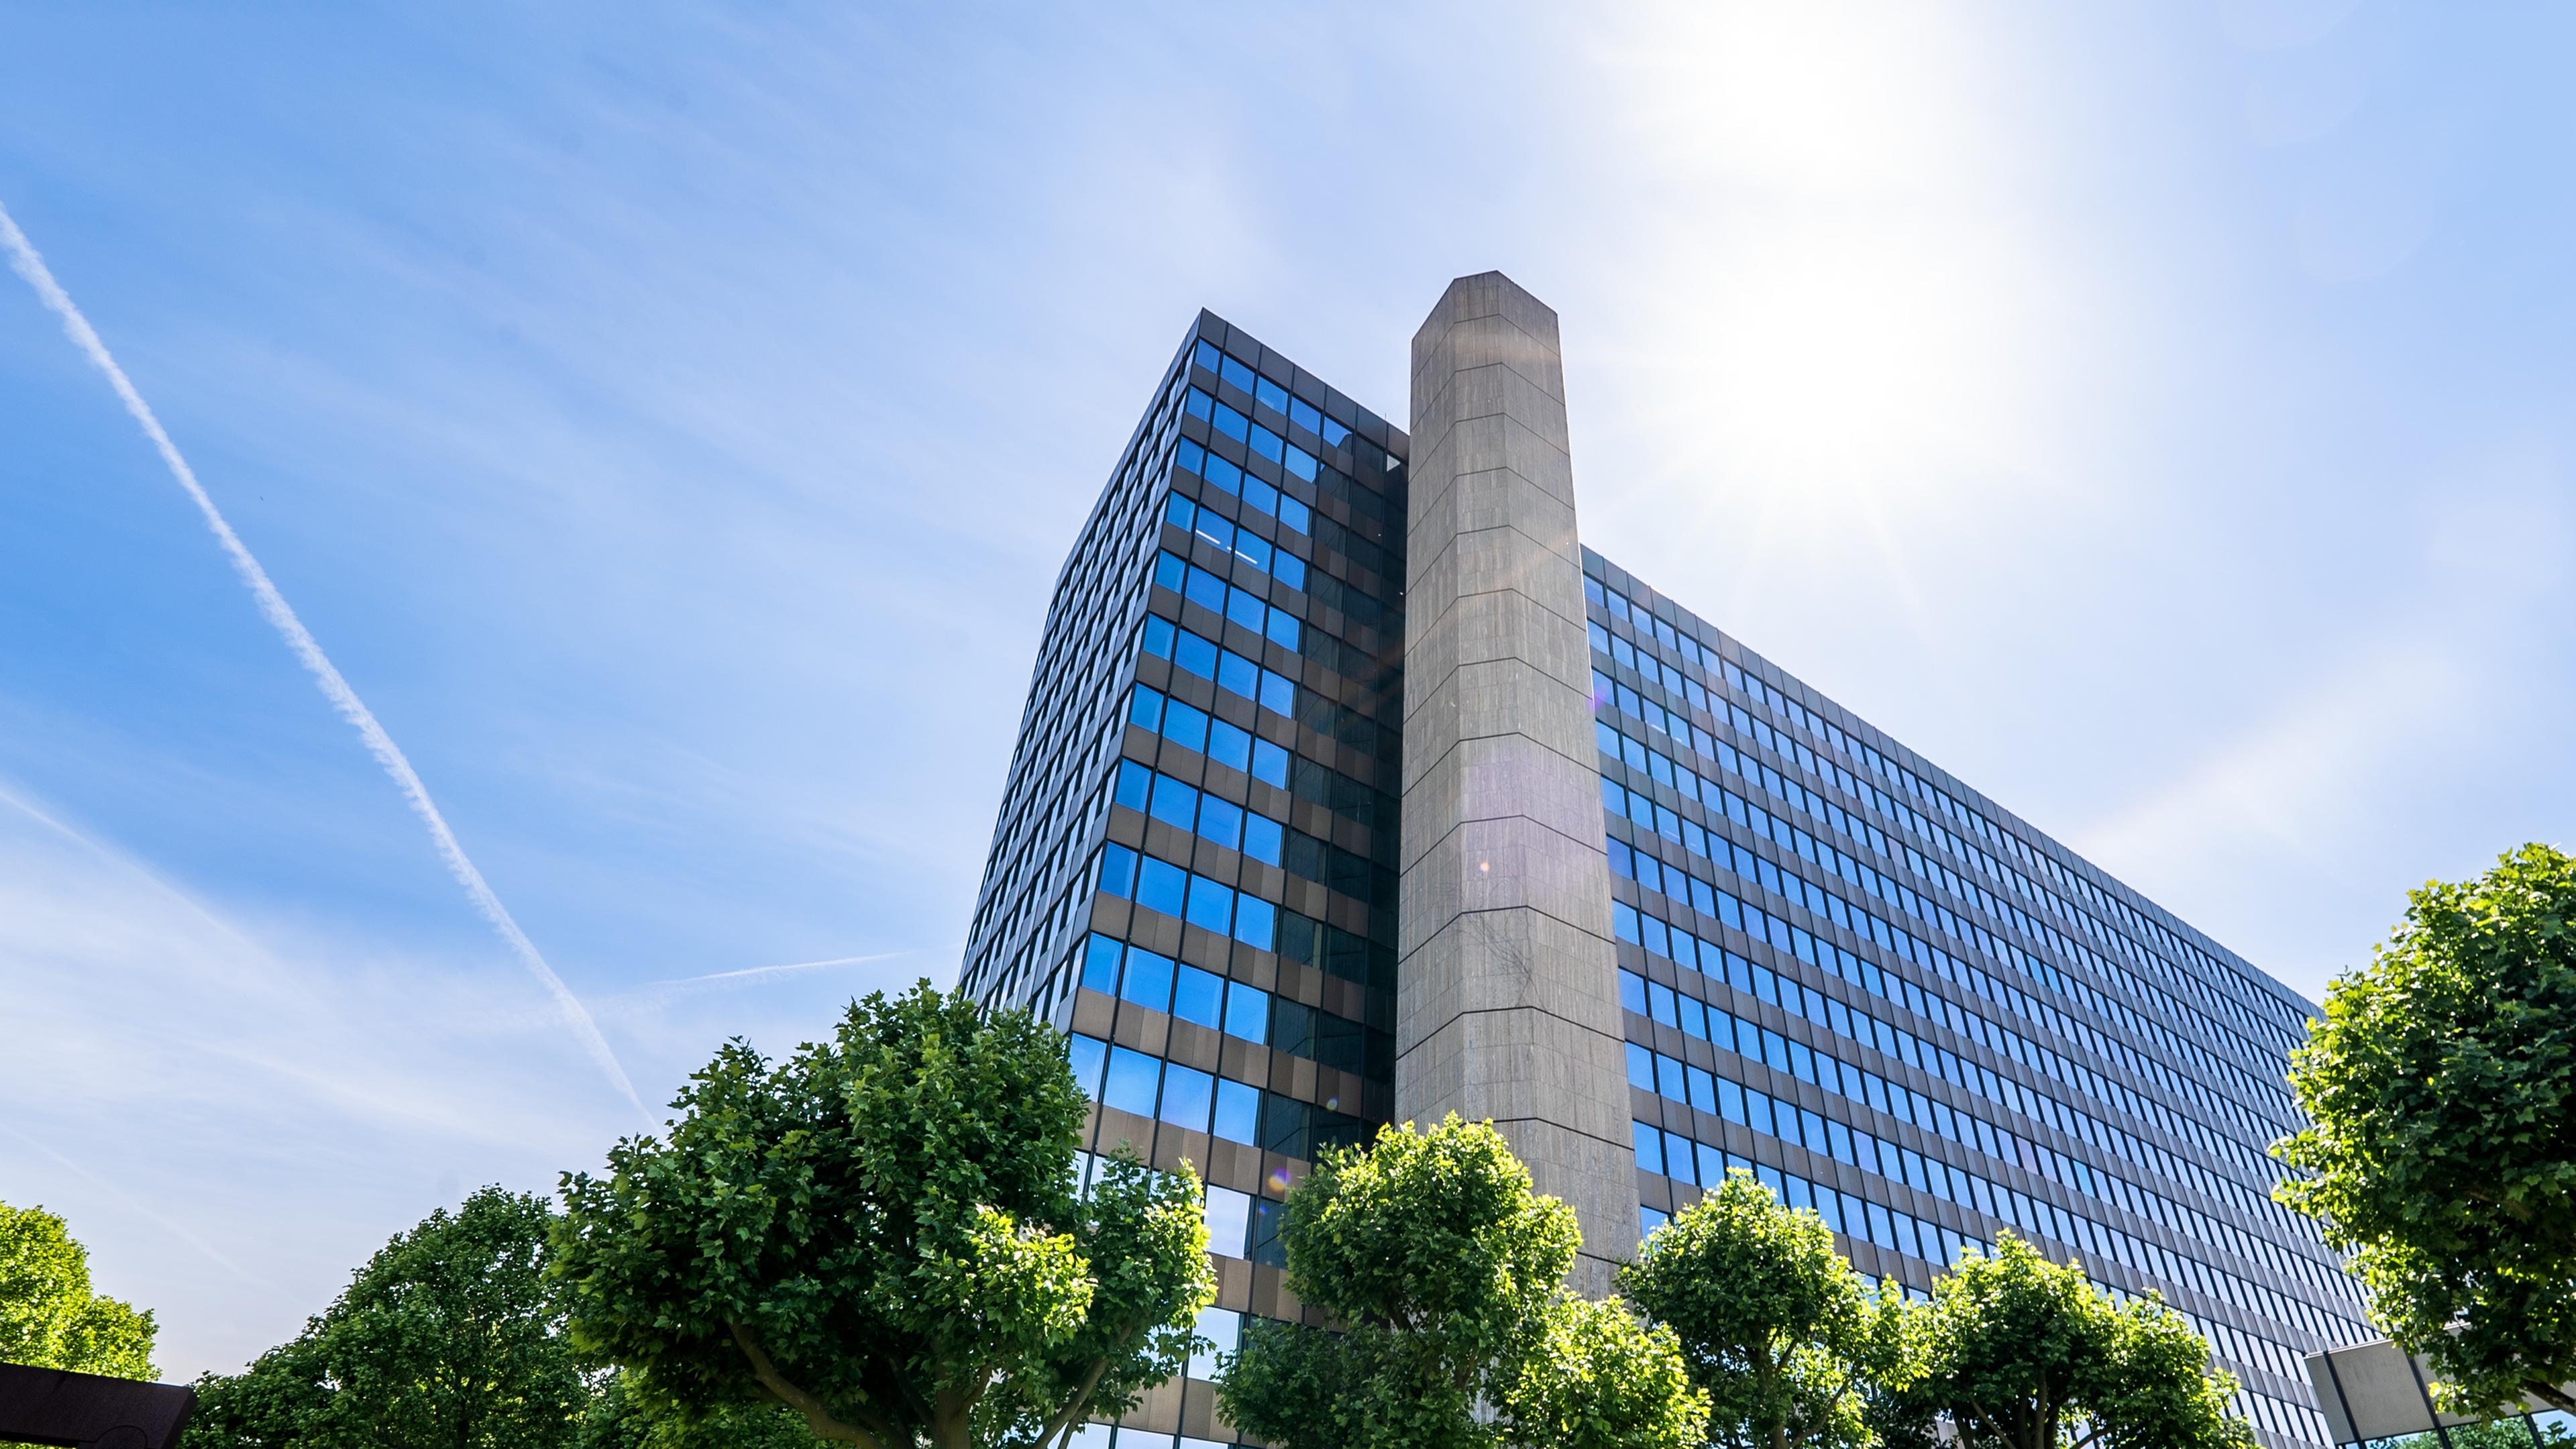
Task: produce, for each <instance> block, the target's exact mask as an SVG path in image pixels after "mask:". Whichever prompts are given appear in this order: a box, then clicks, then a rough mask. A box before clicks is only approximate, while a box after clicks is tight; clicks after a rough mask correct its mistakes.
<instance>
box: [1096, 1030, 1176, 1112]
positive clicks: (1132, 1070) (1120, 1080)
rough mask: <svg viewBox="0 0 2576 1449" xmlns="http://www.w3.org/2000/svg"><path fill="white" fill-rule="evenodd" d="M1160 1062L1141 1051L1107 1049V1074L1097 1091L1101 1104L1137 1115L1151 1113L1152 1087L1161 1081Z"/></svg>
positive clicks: (1118, 1048)
mask: <svg viewBox="0 0 2576 1449" xmlns="http://www.w3.org/2000/svg"><path fill="white" fill-rule="evenodd" d="M1162 1075H1163V1064H1162V1063H1161V1062H1158V1061H1156V1060H1154V1059H1153V1058H1152V1057H1149V1056H1147V1055H1145V1054H1144V1053H1143V1052H1131V1051H1129V1050H1128V1049H1127V1048H1125V1047H1111V1048H1110V1049H1109V1078H1108V1081H1107V1082H1106V1083H1105V1084H1104V1085H1103V1086H1102V1088H1101V1092H1100V1101H1101V1105H1103V1106H1107V1107H1115V1108H1117V1109H1118V1110H1119V1111H1122V1112H1133V1113H1135V1114H1136V1115H1137V1116H1139V1117H1151V1116H1153V1115H1154V1098H1155V1096H1156V1095H1157V1094H1156V1091H1155V1088H1156V1087H1157V1086H1158V1085H1159V1084H1160V1083H1161V1081H1162Z"/></svg>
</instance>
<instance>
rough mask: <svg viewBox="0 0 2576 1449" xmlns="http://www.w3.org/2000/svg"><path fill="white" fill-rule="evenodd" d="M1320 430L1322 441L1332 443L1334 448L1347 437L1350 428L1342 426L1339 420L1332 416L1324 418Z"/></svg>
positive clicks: (1349, 433)
mask: <svg viewBox="0 0 2576 1449" xmlns="http://www.w3.org/2000/svg"><path fill="white" fill-rule="evenodd" d="M1321 431H1322V433H1323V436H1324V441H1325V442H1327V443H1330V444H1332V445H1333V446H1334V447H1336V448H1338V447H1340V446H1341V445H1342V440H1343V439H1345V438H1348V437H1349V436H1350V435H1351V430H1350V429H1348V428H1346V427H1343V426H1342V425H1341V424H1340V423H1339V422H1337V421H1335V420H1334V419H1332V418H1326V419H1324V426H1323V428H1322V430H1321Z"/></svg>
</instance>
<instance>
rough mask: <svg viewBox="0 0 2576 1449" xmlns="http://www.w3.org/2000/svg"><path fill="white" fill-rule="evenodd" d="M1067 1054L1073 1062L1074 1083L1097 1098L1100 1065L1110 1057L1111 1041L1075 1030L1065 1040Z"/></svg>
mask: <svg viewBox="0 0 2576 1449" xmlns="http://www.w3.org/2000/svg"><path fill="white" fill-rule="evenodd" d="M1065 1055H1066V1056H1067V1057H1068V1058H1069V1059H1070V1060H1071V1061H1072V1063H1073V1084H1074V1085H1075V1086H1077V1087H1080V1088H1081V1089H1082V1095H1084V1096H1086V1097H1092V1098H1097V1097H1098V1096H1099V1095H1100V1067H1101V1064H1102V1063H1103V1062H1106V1061H1107V1060H1108V1059H1109V1043H1107V1042H1105V1041H1102V1040H1100V1039H1099V1038H1097V1037H1088V1036H1084V1035H1083V1034H1082V1033H1080V1032H1075V1033H1074V1034H1073V1035H1072V1037H1070V1038H1069V1039H1067V1041H1066V1042H1065Z"/></svg>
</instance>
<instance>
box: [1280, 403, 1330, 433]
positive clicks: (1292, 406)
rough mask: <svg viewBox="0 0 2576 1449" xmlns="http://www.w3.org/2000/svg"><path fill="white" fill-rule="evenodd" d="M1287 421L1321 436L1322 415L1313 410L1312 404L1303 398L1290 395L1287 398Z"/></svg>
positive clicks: (1322, 430) (1322, 428)
mask: <svg viewBox="0 0 2576 1449" xmlns="http://www.w3.org/2000/svg"><path fill="white" fill-rule="evenodd" d="M1288 421H1290V422H1292V423H1295V424H1296V425H1297V426H1299V427H1301V428H1304V429H1305V430H1306V431H1307V432H1310V433H1313V434H1315V435H1316V436H1317V437H1321V436H1323V432H1324V415H1323V414H1322V413H1319V412H1317V411H1315V406H1314V404H1312V403H1310V402H1308V401H1306V400H1305V399H1304V398H1301V397H1292V398H1290V399H1289V400H1288Z"/></svg>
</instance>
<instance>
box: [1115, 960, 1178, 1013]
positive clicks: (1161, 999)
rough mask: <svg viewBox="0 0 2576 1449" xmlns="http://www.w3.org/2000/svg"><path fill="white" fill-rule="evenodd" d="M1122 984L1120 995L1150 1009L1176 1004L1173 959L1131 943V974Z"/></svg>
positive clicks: (1129, 971) (1160, 1008) (1162, 1008)
mask: <svg viewBox="0 0 2576 1449" xmlns="http://www.w3.org/2000/svg"><path fill="white" fill-rule="evenodd" d="M1118 986H1119V991H1118V994H1119V995H1120V996H1121V997H1123V998H1125V999H1126V1000H1129V1001H1132V1002H1134V1003H1136V1004H1137V1005H1138V1006H1141V1007H1144V1008H1145V1009H1146V1010H1148V1011H1161V1010H1164V1009H1165V1008H1167V1007H1169V1006H1170V1005H1171V1004H1172V959H1171V958H1170V957H1169V956H1157V955H1155V954H1154V953H1153V952H1151V951H1148V950H1145V949H1143V948H1142V947H1138V946H1130V947H1128V948H1127V975H1126V978H1125V979H1124V980H1122V981H1120V982H1119V983H1118Z"/></svg>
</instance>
